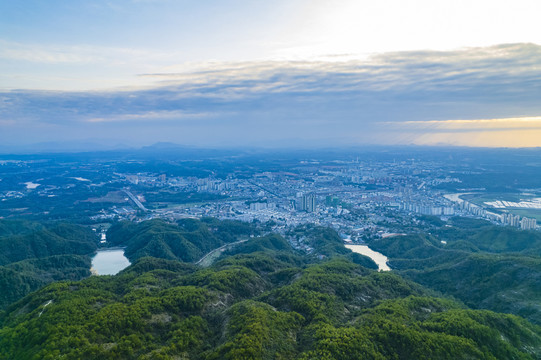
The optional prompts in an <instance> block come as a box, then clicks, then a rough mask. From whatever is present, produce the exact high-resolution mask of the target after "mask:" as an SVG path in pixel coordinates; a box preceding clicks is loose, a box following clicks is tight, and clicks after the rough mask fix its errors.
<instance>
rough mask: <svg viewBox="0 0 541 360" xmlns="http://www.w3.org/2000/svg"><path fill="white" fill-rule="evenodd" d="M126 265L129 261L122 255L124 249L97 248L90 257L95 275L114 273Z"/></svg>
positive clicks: (128, 264)
mask: <svg viewBox="0 0 541 360" xmlns="http://www.w3.org/2000/svg"><path fill="white" fill-rule="evenodd" d="M128 266H130V261H129V260H128V259H127V258H126V257H125V256H124V249H107V250H98V252H97V254H96V256H94V257H93V258H92V269H93V272H94V274H95V275H115V274H117V273H118V272H119V271H120V270H122V269H124V268H127V267H128Z"/></svg>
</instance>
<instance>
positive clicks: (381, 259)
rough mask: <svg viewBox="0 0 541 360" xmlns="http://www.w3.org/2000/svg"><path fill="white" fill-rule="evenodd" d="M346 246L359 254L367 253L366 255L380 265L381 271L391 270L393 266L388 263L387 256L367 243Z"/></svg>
mask: <svg viewBox="0 0 541 360" xmlns="http://www.w3.org/2000/svg"><path fill="white" fill-rule="evenodd" d="M345 247H346V248H348V249H350V250H351V251H353V252H355V253H357V254H361V255H365V256H368V257H369V258H371V259H372V260H374V262H375V263H376V264H377V265H378V270H379V271H389V270H391V268H390V267H389V266H388V265H387V256H385V255H383V254H381V253H379V252H377V251H374V250H372V249H370V248H369V247H368V246H366V245H345Z"/></svg>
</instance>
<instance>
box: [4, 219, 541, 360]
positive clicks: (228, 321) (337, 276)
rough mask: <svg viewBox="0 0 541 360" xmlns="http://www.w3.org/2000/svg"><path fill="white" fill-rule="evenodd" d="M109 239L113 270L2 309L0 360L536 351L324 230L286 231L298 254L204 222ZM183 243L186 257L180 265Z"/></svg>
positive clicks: (258, 236)
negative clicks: (120, 260) (216, 254)
mask: <svg viewBox="0 0 541 360" xmlns="http://www.w3.org/2000/svg"><path fill="white" fill-rule="evenodd" d="M109 235H110V236H109V237H110V238H111V241H113V243H114V244H116V245H123V246H126V252H127V253H128V254H129V256H130V259H132V260H133V261H134V263H133V264H132V265H131V266H129V267H128V268H126V269H125V270H123V271H122V272H121V273H119V274H118V275H115V276H93V277H89V278H87V279H84V280H80V281H61V282H55V283H52V284H50V285H47V286H45V287H43V288H42V289H40V290H38V291H36V292H34V293H32V294H30V295H28V296H26V297H24V298H23V299H21V300H19V301H17V302H15V303H13V304H11V305H10V306H8V307H7V309H6V310H5V311H4V312H2V313H1V314H0V326H1V330H0V359H56V358H64V359H104V358H110V359H539V358H541V328H540V327H539V326H538V325H535V324H532V323H531V322H528V321H527V320H525V319H524V318H521V317H519V316H516V315H511V314H502V313H496V312H492V311H488V310H471V309H469V308H468V307H467V306H466V305H465V304H464V303H462V302H460V300H453V299H451V298H445V297H442V296H441V295H438V293H436V292H434V291H433V290H430V289H427V288H425V287H423V286H422V285H419V284H417V283H415V282H413V281H411V280H408V279H405V278H403V277H402V276H400V275H399V274H396V273H394V272H377V271H375V270H373V269H370V268H369V267H373V265H374V264H373V262H371V261H369V259H368V260H367V259H366V258H365V257H362V256H360V255H359V256H353V255H352V253H351V252H349V250H347V249H345V248H344V247H343V246H342V245H341V242H340V238H339V237H338V236H337V234H336V233H335V232H334V231H332V230H328V229H323V228H320V227H316V226H305V227H299V228H298V229H296V230H294V231H292V232H290V233H289V234H287V236H292V237H302V238H305V240H306V241H308V243H309V244H310V245H311V247H312V248H313V249H314V250H313V252H311V253H310V254H308V255H307V254H304V253H301V252H299V251H296V250H294V249H293V248H292V247H291V246H290V245H289V242H288V241H286V240H285V239H284V238H283V237H282V236H280V235H276V234H265V233H259V232H258V230H257V229H256V228H255V227H253V226H252V225H250V224H243V223H236V222H220V221H217V220H215V219H203V220H202V221H197V220H182V221H179V222H177V223H165V222H163V221H149V222H142V223H139V224H128V223H121V224H117V225H115V226H113V227H112V228H111V230H110V232H109ZM199 235H200V236H199ZM207 237H208V239H209V242H210V243H211V244H212V245H205V244H206V243H205V241H204V239H206V238H207ZM153 239H159V240H160V241H154V240H153ZM237 239H242V240H245V241H243V242H242V243H239V244H238V245H237V246H235V247H232V248H231V249H229V250H228V251H226V252H225V253H224V254H223V255H222V256H221V257H220V258H219V259H218V261H216V262H215V263H214V264H212V265H211V266H209V267H201V266H198V265H195V264H194V263H193V260H195V259H197V258H198V257H199V256H200V255H201V254H202V253H204V252H205V251H207V250H209V249H212V248H213V247H217V246H221V244H229V243H234V242H236V241H238V240H237ZM411 239H412V240H411V241H410V240H408V239H407V238H406V239H401V241H399V242H396V243H400V246H401V247H403V248H401V249H394V250H393V248H392V246H391V245H390V244H386V243H385V242H382V243H381V244H380V245H381V247H383V245H385V244H386V246H387V248H388V249H389V253H391V251H396V252H397V253H400V252H403V253H407V252H408V251H410V250H414V251H419V253H420V252H421V251H422V249H423V247H427V248H430V246H429V245H430V244H433V243H435V240H434V239H432V238H431V237H430V236H426V237H421V236H413V237H411ZM402 240H406V241H402ZM410 242H411V243H415V244H418V246H410V245H408V244H409V243H410ZM153 243H154V244H155V245H153ZM177 243H179V244H181V245H182V246H183V249H185V250H182V251H178V252H177V250H178V248H176V247H175V244H177ZM423 244H425V245H423ZM179 246H180V245H179ZM396 246H399V245H396ZM434 247H435V248H436V249H439V247H438V246H436V245H434ZM409 248H411V249H409ZM417 248H419V250H415V249H417ZM408 249H409V250H408ZM187 250H193V252H192V253H188V254H190V255H189V256H190V259H191V261H186V260H184V261H180V260H183V258H182V256H185V255H183V254H185V253H184V252H183V251H187ZM431 251H434V250H430V249H429V250H427V251H426V253H427V254H430V253H431ZM456 251H458V250H456ZM460 251H461V252H462V253H461V254H467V253H469V252H466V251H465V250H460ZM520 251H524V249H523V250H520ZM483 254H484V253H483ZM480 255H481V254H477V255H476V256H480ZM432 256H438V254H434V255H430V256H426V257H425V259H428V260H429V259H431V257H432ZM453 256H454V255H453ZM472 256H473V255H472ZM505 256H512V255H505ZM516 256H519V255H516ZM451 257H452V256H450V257H449V258H451ZM405 260H407V259H405ZM419 268H420V269H421V270H422V269H423V268H421V267H419Z"/></svg>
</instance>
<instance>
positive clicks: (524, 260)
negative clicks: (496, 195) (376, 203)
mask: <svg viewBox="0 0 541 360" xmlns="http://www.w3.org/2000/svg"><path fill="white" fill-rule="evenodd" d="M434 224H436V223H434ZM437 225H438V226H434V228H432V229H431V230H430V232H429V233H428V232H422V233H418V234H411V235H408V236H400V237H391V238H386V239H379V240H373V241H372V242H370V247H371V248H373V249H374V250H377V251H380V252H382V253H384V254H385V255H387V256H388V257H389V259H390V265H391V267H392V268H393V269H395V270H398V271H399V273H400V274H401V275H403V276H405V277H407V278H409V279H411V280H414V281H416V282H418V283H420V284H422V285H425V286H427V287H429V288H432V289H435V290H438V291H440V292H442V293H444V294H446V295H449V296H454V297H456V298H457V299H460V300H461V301H463V302H464V303H465V304H466V305H468V306H470V307H473V308H478V309H488V310H493V311H498V312H506V313H512V314H516V315H520V316H523V317H525V318H527V319H528V320H530V321H532V322H534V323H536V324H538V325H541V234H540V233H539V232H535V231H520V230H517V229H513V228H510V227H500V226H494V225H492V224H491V223H489V222H487V221H483V220H475V219H466V218H453V219H450V221H449V223H443V222H442V223H439V224H437Z"/></svg>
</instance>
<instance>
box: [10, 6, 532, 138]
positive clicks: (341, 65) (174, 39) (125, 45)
mask: <svg viewBox="0 0 541 360" xmlns="http://www.w3.org/2000/svg"><path fill="white" fill-rule="evenodd" d="M539 13H541V3H539V2H538V1H532V0H517V1H513V2H509V1H499V0H497V1H485V0H477V1H474V2H471V1H469V2H466V1H460V0H454V1H448V0H441V1H428V0H416V1H398V0H385V1H378V2H368V1H352V0H343V1H323V0H312V1H308V0H289V1H282V0H277V1H273V2H268V1H255V0H252V1H228V0H223V1H173V0H131V1H129V0H123V1H113V0H111V1H91V2H88V1H70V2H68V1H25V0H21V1H7V0H0V142H1V143H2V144H3V146H4V147H8V148H9V147H13V148H15V147H17V146H22V145H27V144H32V143H39V142H56V143H62V142H79V143H80V142H94V143H101V144H108V145H111V146H115V145H116V144H126V145H130V146H140V145H148V144H152V143H154V142H160V141H168V142H175V143H179V144H186V145H196V146H234V145H246V146H267V147H274V146H280V147H281V146H310V147H312V146H333V145H365V144H421V145H461V146H506V147H507V146H541V101H539V99H541V46H540V45H539V44H541V32H540V31H538V25H537V24H538V20H537V16H538V14H539Z"/></svg>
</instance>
